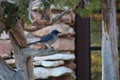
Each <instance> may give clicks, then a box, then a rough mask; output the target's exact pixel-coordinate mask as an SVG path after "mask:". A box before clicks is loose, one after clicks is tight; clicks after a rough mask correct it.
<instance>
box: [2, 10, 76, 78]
mask: <svg viewBox="0 0 120 80" xmlns="http://www.w3.org/2000/svg"><path fill="white" fill-rule="evenodd" d="M55 15H57V14H53V17H54V16H55ZM74 18H75V14H74V13H72V12H70V13H69V14H66V15H65V16H63V17H62V18H61V19H60V20H59V21H58V22H57V23H55V24H53V25H51V26H47V27H45V28H42V29H40V30H38V31H35V32H32V33H28V32H27V33H25V34H26V38H27V39H28V42H29V43H30V42H34V41H37V40H39V39H40V38H41V37H42V36H44V35H46V34H48V33H50V32H51V31H52V30H54V29H57V30H59V31H60V32H61V34H60V35H59V38H58V40H57V41H56V42H55V43H54V44H53V45H52V47H53V48H54V49H55V50H57V51H59V53H56V54H53V55H50V56H42V57H38V56H35V57H34V58H33V64H34V66H35V68H34V75H35V79H37V80H39V79H40V80H42V79H43V80H75V78H76V76H75V72H74V69H75V68H76V65H75V63H74V60H75V54H74V50H75V45H74V40H75V38H74V35H75V32H74V30H73V28H72V26H73V24H74V20H75V19H74ZM4 38H5V34H3V35H2V36H1V37H0V39H1V40H0V55H2V56H3V55H5V56H3V57H5V58H9V59H6V62H7V63H8V64H10V65H11V66H12V67H15V61H14V59H11V54H10V53H11V52H12V47H11V44H10V40H9V37H8V36H7V38H6V39H7V40H3V39H4ZM30 47H31V48H35V49H45V45H44V44H42V43H38V44H36V45H31V46H30Z"/></svg>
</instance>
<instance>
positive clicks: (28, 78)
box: [9, 21, 34, 80]
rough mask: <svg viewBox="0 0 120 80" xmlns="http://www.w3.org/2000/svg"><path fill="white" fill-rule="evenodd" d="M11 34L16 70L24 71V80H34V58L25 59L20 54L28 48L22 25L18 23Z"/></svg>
mask: <svg viewBox="0 0 120 80" xmlns="http://www.w3.org/2000/svg"><path fill="white" fill-rule="evenodd" d="M9 32H10V38H11V43H12V46H13V48H14V56H15V61H16V68H17V69H18V70H21V71H23V73H22V76H23V78H24V79H23V80H34V75H33V63H32V57H29V58H27V57H25V58H27V59H24V55H22V54H21V53H19V52H20V50H21V49H23V48H25V47H27V40H26V38H25V35H24V32H23V30H22V28H21V23H20V22H19V21H18V24H17V26H16V27H15V28H13V29H11V30H10V31H9Z"/></svg>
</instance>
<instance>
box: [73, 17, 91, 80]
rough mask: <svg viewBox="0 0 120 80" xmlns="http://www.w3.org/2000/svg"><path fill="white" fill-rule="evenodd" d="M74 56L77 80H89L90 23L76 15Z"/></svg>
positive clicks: (87, 19)
mask: <svg viewBox="0 0 120 80" xmlns="http://www.w3.org/2000/svg"><path fill="white" fill-rule="evenodd" d="M75 21H76V22H75V32H76V36H75V46H76V48H75V54H76V61H75V62H76V65H77V69H76V75H77V80H90V76H91V75H90V32H89V31H90V29H89V26H90V24H89V23H90V22H89V18H81V17H80V16H79V15H76V20H75Z"/></svg>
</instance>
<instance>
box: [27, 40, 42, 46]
mask: <svg viewBox="0 0 120 80" xmlns="http://www.w3.org/2000/svg"><path fill="white" fill-rule="evenodd" d="M37 43H40V41H37V42H32V43H29V44H28V46H30V45H32V44H37Z"/></svg>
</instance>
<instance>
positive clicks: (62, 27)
mask: <svg viewBox="0 0 120 80" xmlns="http://www.w3.org/2000/svg"><path fill="white" fill-rule="evenodd" d="M54 29H56V30H58V31H60V32H61V33H62V34H73V33H74V30H73V28H71V27H70V26H69V25H67V24H64V23H58V24H53V25H52V26H48V27H45V28H43V29H40V30H38V31H35V32H33V33H32V34H33V35H35V36H39V37H42V36H44V35H47V34H48V33H50V32H51V31H52V30H54Z"/></svg>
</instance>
